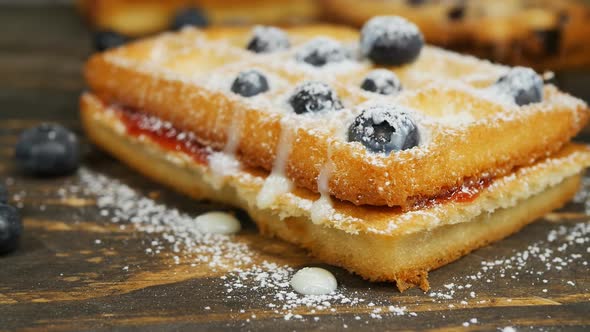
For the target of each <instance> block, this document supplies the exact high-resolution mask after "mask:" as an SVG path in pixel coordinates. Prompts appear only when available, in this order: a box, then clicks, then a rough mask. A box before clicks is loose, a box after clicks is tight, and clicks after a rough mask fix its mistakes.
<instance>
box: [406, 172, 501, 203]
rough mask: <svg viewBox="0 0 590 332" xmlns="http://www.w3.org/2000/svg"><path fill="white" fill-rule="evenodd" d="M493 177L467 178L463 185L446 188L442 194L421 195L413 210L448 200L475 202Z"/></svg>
mask: <svg viewBox="0 0 590 332" xmlns="http://www.w3.org/2000/svg"><path fill="white" fill-rule="evenodd" d="M492 182H493V178H490V177H485V178H481V179H469V180H466V181H465V182H464V183H463V185H461V186H457V187H452V188H448V189H444V190H443V191H442V192H441V193H440V194H438V195H436V196H433V197H420V198H418V199H417V200H416V202H415V204H414V207H413V208H412V209H411V210H418V209H421V208H424V207H429V206H433V205H438V204H443V203H446V202H457V203H469V202H473V201H474V200H475V199H476V198H477V197H478V196H479V194H480V193H481V192H482V190H483V189H485V188H487V187H488V186H489V185H490V184H492Z"/></svg>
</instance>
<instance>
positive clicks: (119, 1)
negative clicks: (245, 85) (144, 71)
mask: <svg viewBox="0 0 590 332" xmlns="http://www.w3.org/2000/svg"><path fill="white" fill-rule="evenodd" d="M77 4H78V8H79V10H80V12H81V14H82V15H84V17H85V18H86V19H87V20H88V21H89V23H90V24H92V25H93V26H94V27H95V28H97V29H109V30H115V31H118V32H120V33H123V34H125V35H129V36H142V35H146V34H150V33H155V32H160V31H165V30H168V29H169V28H170V24H171V22H172V20H173V18H174V15H175V14H176V12H177V11H178V10H182V9H183V8H187V7H197V8H199V9H200V10H202V11H203V12H204V14H205V15H206V17H207V19H208V21H209V23H210V24H215V25H217V24H254V23H257V24H282V25H284V24H292V23H302V22H308V21H311V20H314V19H315V18H317V17H318V15H319V5H318V4H317V3H316V2H315V1H314V0H298V1H291V0H223V1H219V0H166V1H161V0H78V1H77Z"/></svg>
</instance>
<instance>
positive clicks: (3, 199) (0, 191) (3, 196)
mask: <svg viewBox="0 0 590 332" xmlns="http://www.w3.org/2000/svg"><path fill="white" fill-rule="evenodd" d="M6 203H8V190H6V187H5V186H4V185H3V184H1V183H0V204H6Z"/></svg>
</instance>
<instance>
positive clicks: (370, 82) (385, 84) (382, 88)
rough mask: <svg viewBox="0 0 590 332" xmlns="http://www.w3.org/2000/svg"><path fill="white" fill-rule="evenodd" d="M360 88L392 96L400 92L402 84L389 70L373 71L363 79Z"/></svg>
mask: <svg viewBox="0 0 590 332" xmlns="http://www.w3.org/2000/svg"><path fill="white" fill-rule="evenodd" d="M361 88H362V89H363V90H366V91H370V92H376V93H379V94H382V95H392V94H397V93H398V92H400V91H401V90H402V84H401V83H400V81H399V79H398V78H397V75H395V74H394V73H393V72H392V71H391V70H387V69H375V70H373V71H371V72H370V73H369V74H368V75H367V77H365V80H364V81H363V83H362V84H361Z"/></svg>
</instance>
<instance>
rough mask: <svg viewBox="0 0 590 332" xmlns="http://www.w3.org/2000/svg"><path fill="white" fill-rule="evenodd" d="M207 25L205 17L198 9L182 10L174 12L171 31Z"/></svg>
mask: <svg viewBox="0 0 590 332" xmlns="http://www.w3.org/2000/svg"><path fill="white" fill-rule="evenodd" d="M208 24H209V21H208V20H207V16H206V15H205V13H204V12H203V11H202V10H200V9H199V8H195V7H190V8H184V9H181V10H179V11H178V12H176V15H175V16H174V19H173V20H172V25H171V28H172V30H175V31H176V30H180V29H182V28H184V27H186V26H194V27H205V26H207V25H208Z"/></svg>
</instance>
